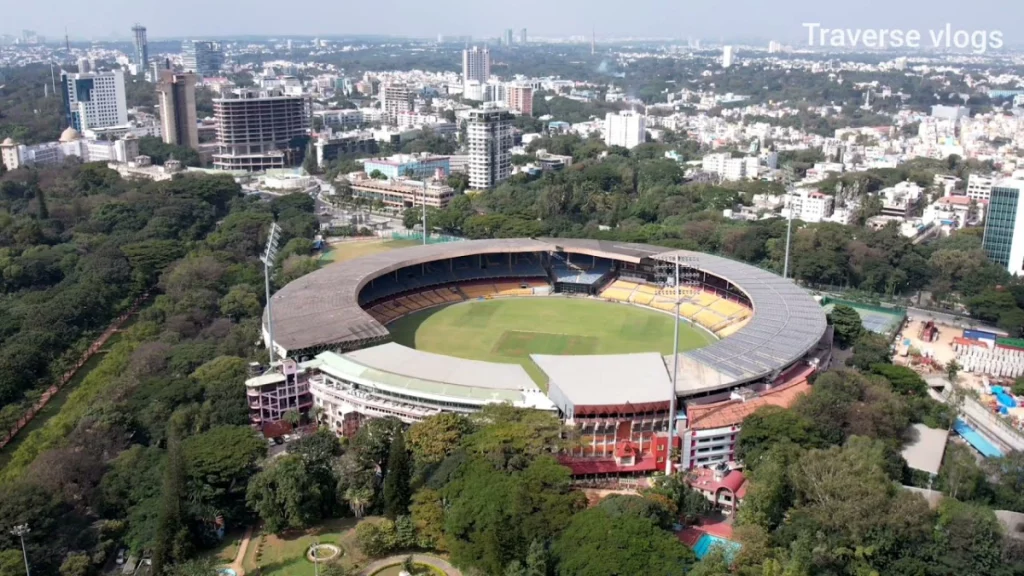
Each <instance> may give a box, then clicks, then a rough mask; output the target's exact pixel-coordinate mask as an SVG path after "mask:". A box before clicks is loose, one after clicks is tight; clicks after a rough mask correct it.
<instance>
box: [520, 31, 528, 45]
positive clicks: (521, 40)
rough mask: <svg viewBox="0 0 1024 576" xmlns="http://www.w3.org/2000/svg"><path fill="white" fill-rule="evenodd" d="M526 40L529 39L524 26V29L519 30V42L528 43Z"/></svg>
mask: <svg viewBox="0 0 1024 576" xmlns="http://www.w3.org/2000/svg"><path fill="white" fill-rule="evenodd" d="M526 40H527V36H526V28H523V29H522V30H520V31H519V43H520V44H526Z"/></svg>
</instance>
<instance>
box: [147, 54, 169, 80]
mask: <svg viewBox="0 0 1024 576" xmlns="http://www.w3.org/2000/svg"><path fill="white" fill-rule="evenodd" d="M170 69H171V59H170V58H156V59H154V60H153V62H151V63H150V65H149V72H150V77H151V78H153V82H159V81H160V74H162V73H163V72H164V71H166V70H170Z"/></svg>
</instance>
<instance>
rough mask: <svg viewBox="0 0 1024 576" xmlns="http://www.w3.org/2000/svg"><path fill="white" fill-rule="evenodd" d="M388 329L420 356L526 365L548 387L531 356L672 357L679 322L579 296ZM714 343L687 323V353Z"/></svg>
mask: <svg viewBox="0 0 1024 576" xmlns="http://www.w3.org/2000/svg"><path fill="white" fill-rule="evenodd" d="M388 329H389V330H390V331H391V334H392V337H393V338H394V340H395V341H396V342H398V343H399V344H403V345H405V346H410V347H412V348H416V349H419V350H425V351H428V352H435V353H439V354H447V355H450V356H457V357H459V358H467V359H469V360H485V361H489V362H506V363H518V364H522V365H523V367H524V368H525V369H526V371H527V372H528V373H529V374H530V376H531V377H533V378H534V380H535V381H537V382H538V383H539V384H542V385H543V384H544V376H543V373H541V371H540V369H539V368H537V366H536V365H535V364H534V363H533V361H532V360H530V354H554V355H559V354H627V353H635V352H660V353H662V354H669V353H671V352H672V316H670V315H668V314H663V313H660V312H655V311H653V310H646V309H643V308H638V307H635V306H623V305H620V304H612V303H608V302H600V301H594V300H582V299H575V298H573V299H570V298H510V299H497V300H480V301H471V302H463V303H459V304H453V305H450V306H445V307H443V308H432V309H430V310H424V311H422V312H417V313H414V314H410V315H408V316H405V317H404V318H401V319H399V320H397V321H395V322H393V323H392V324H390V325H389V326H388ZM712 341H713V337H712V336H711V335H709V334H708V333H707V332H704V331H703V330H700V329H698V328H696V327H694V326H691V325H690V324H686V323H682V324H680V327H679V349H680V350H692V349H694V348H700V347H701V346H705V345H707V344H709V343H710V342H712Z"/></svg>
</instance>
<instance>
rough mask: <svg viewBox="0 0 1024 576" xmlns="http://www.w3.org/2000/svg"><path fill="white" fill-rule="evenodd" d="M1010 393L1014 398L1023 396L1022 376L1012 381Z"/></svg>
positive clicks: (1023, 378)
mask: <svg viewBox="0 0 1024 576" xmlns="http://www.w3.org/2000/svg"><path fill="white" fill-rule="evenodd" d="M1011 391H1012V392H1013V395H1014V396H1024V376H1021V377H1019V378H1017V379H1016V380H1014V381H1013V388H1012V390H1011Z"/></svg>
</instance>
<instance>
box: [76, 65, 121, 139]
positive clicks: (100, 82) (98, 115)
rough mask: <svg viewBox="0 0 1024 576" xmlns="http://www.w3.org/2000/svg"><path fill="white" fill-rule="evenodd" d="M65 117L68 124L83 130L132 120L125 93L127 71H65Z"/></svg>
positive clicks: (119, 124)
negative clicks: (129, 116) (129, 118)
mask: <svg viewBox="0 0 1024 576" xmlns="http://www.w3.org/2000/svg"><path fill="white" fill-rule="evenodd" d="M60 82H61V91H62V92H63V98H64V119H65V121H66V122H67V125H68V126H70V127H72V128H74V129H75V130H78V131H79V132H83V131H85V130H88V129H90V128H106V127H108V126H122V125H124V124H127V123H128V105H127V103H126V100H125V94H124V73H123V72H122V71H121V70H120V69H118V70H111V71H109V72H86V73H78V74H68V73H64V74H61V77H60Z"/></svg>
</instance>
